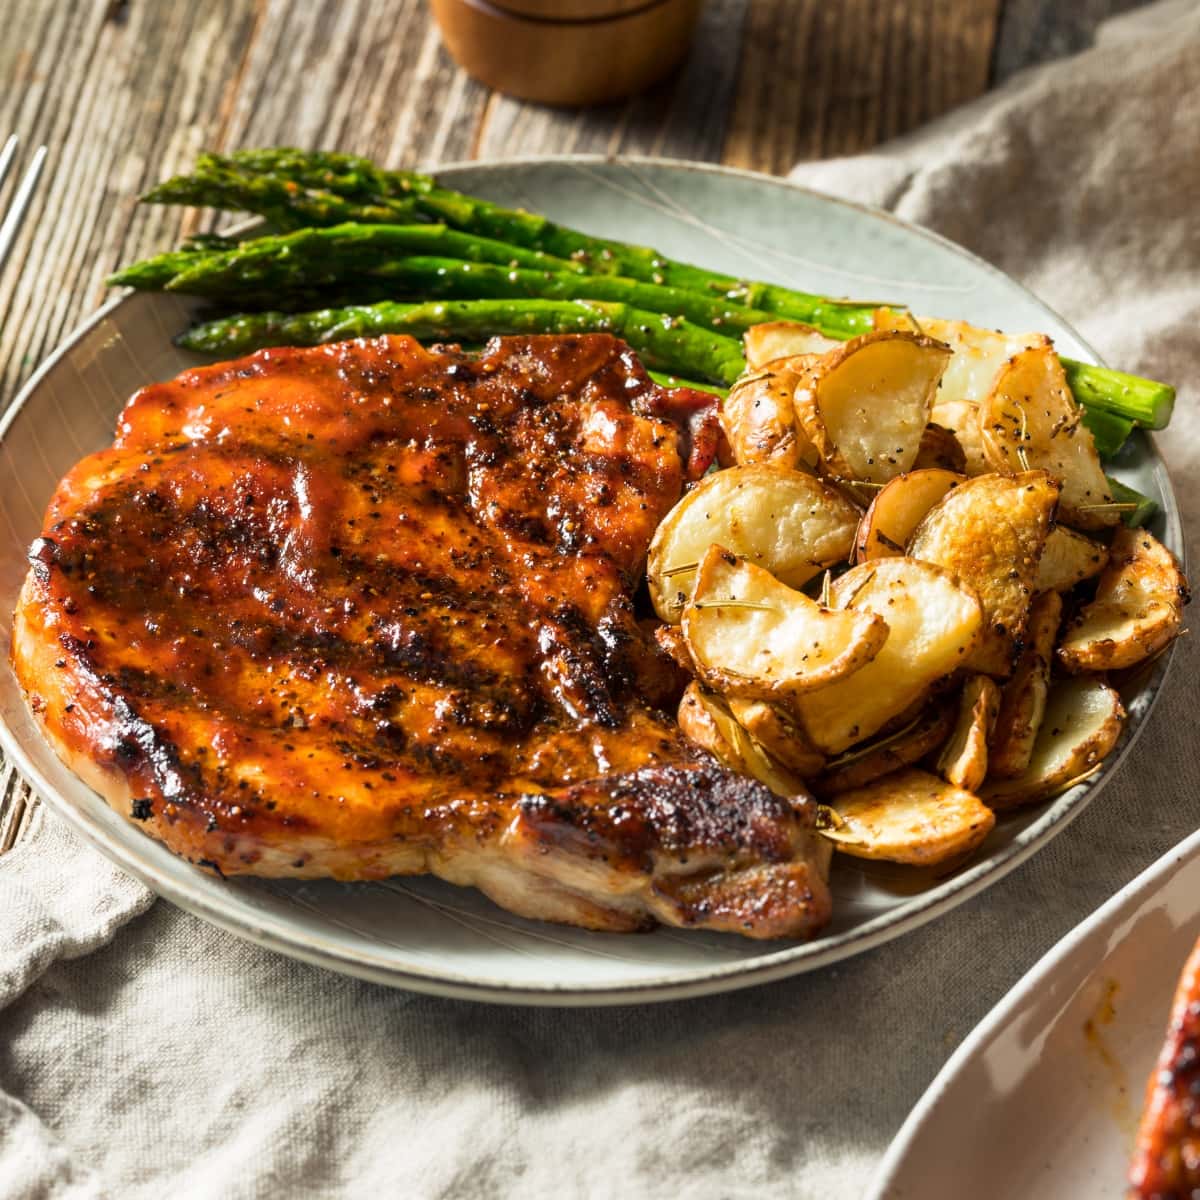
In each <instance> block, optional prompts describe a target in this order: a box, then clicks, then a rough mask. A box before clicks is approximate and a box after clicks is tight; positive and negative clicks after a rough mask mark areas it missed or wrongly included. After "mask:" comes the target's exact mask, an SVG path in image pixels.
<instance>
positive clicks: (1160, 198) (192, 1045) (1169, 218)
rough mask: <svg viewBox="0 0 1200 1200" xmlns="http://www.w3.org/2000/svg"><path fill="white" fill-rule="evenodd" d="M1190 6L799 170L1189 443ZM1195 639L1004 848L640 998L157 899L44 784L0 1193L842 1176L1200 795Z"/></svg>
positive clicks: (12, 1042) (1192, 515)
mask: <svg viewBox="0 0 1200 1200" xmlns="http://www.w3.org/2000/svg"><path fill="white" fill-rule="evenodd" d="M1198 96H1200V8H1198V7H1197V6H1196V5H1195V4H1194V3H1186V2H1178V0H1171V2H1169V3H1161V4H1159V5H1156V6H1154V7H1153V8H1150V9H1144V10H1141V11H1139V12H1138V13H1136V14H1134V15H1131V16H1128V17H1126V18H1123V19H1120V20H1117V21H1113V22H1111V23H1110V24H1108V25H1107V26H1105V27H1104V28H1103V29H1102V31H1101V34H1100V36H1099V38H1098V40H1097V44H1096V46H1095V47H1094V48H1093V49H1091V50H1089V51H1087V52H1086V53H1084V54H1082V55H1079V56H1078V57H1076V58H1074V59H1071V60H1068V61H1065V62H1061V63H1057V64H1052V65H1050V66H1047V67H1045V68H1039V69H1036V70H1033V71H1030V72H1027V73H1025V74H1024V75H1021V76H1018V77H1016V78H1014V79H1013V80H1012V81H1010V83H1009V84H1008V85H1006V86H1005V87H1004V88H1002V89H1001V90H999V91H997V92H996V93H993V94H992V95H990V96H988V97H986V98H985V99H984V100H982V101H980V102H978V103H976V104H973V105H971V106H969V107H966V108H964V109H962V110H960V111H959V112H958V113H956V114H954V115H952V116H951V117H949V118H947V119H945V120H943V121H941V122H939V123H937V124H935V125H931V126H929V127H928V128H926V129H925V130H923V131H921V132H919V133H918V134H916V135H914V136H911V137H908V138H906V139H904V140H903V141H900V142H896V143H893V144H892V145H890V146H886V147H883V148H881V149H879V150H877V151H875V152H874V153H872V154H869V155H864V156H862V157H860V158H857V159H847V160H843V161H836V162H825V163H820V164H814V165H808V166H804V167H802V168H800V169H798V170H797V172H796V178H798V179H800V180H801V181H803V182H805V183H808V184H810V185H812V186H817V187H820V188H823V189H826V190H828V191H830V192H834V193H836V194H839V195H845V196H850V197H852V198H854V199H858V200H868V201H874V202H876V203H880V204H883V205H884V206H886V207H889V208H891V209H893V210H894V211H896V212H898V213H899V214H900V215H902V216H904V217H907V218H910V219H912V220H916V221H919V222H922V223H923V224H926V225H928V226H930V227H931V228H934V229H936V230H939V231H940V232H942V233H945V234H947V235H948V236H949V237H951V238H954V239H956V240H958V241H960V242H962V243H964V244H965V245H967V246H969V247H970V248H972V249H974V250H976V251H977V252H978V253H980V254H982V255H984V256H985V257H987V258H988V259H990V260H991V261H993V262H995V263H997V264H998V265H999V266H1001V267H1003V268H1005V269H1006V270H1008V271H1009V272H1011V273H1013V274H1015V275H1016V276H1017V277H1019V278H1021V279H1023V280H1024V281H1025V282H1026V283H1028V284H1029V285H1030V286H1031V287H1032V288H1033V289H1034V290H1035V291H1036V292H1038V293H1039V294H1040V295H1041V296H1043V297H1044V298H1045V299H1046V300H1048V301H1049V303H1050V304H1052V305H1053V306H1055V307H1057V308H1058V309H1059V310H1060V311H1061V312H1063V313H1064V314H1065V315H1066V316H1067V317H1068V319H1070V320H1072V321H1073V322H1075V323H1076V324H1077V326H1078V327H1079V328H1080V330H1081V331H1082V333H1083V334H1084V336H1085V337H1087V338H1089V339H1090V340H1091V341H1092V343H1093V344H1094V345H1096V346H1097V347H1099V348H1100V350H1101V351H1102V353H1104V354H1105V356H1106V357H1107V358H1108V359H1109V360H1110V361H1112V362H1115V363H1119V364H1120V365H1122V366H1124V367H1127V368H1129V369H1131V370H1138V371H1143V372H1145V373H1148V374H1154V375H1156V376H1159V377H1165V378H1169V379H1171V380H1174V381H1177V382H1178V383H1179V384H1180V385H1181V388H1180V404H1179V411H1178V413H1177V416H1176V420H1175V424H1174V425H1173V427H1172V429H1171V432H1170V434H1169V435H1168V436H1167V437H1165V438H1163V439H1162V442H1161V448H1162V450H1163V451H1164V453H1165V455H1166V457H1167V459H1168V462H1169V463H1170V466H1171V468H1172V473H1173V477H1174V479H1175V483H1176V487H1177V488H1178V489H1179V493H1180V499H1181V502H1182V505H1183V510H1184V519H1185V522H1186V525H1187V528H1188V530H1189V531H1190V533H1191V535H1192V536H1191V538H1190V541H1191V548H1192V561H1193V563H1194V562H1195V561H1196V558H1197V556H1196V554H1195V537H1194V535H1195V531H1197V530H1200V491H1198V490H1197V487H1196V485H1195V483H1194V479H1195V474H1194V473H1195V469H1196V467H1197V463H1198V458H1200V451H1198V450H1197V447H1198V446H1200V412H1198V411H1197V399H1198V392H1197V388H1196V380H1197V377H1198V375H1200V338H1198V336H1197V329H1198V327H1200V222H1198V221H1197V220H1196V217H1195V204H1196V196H1197V194H1198V192H1200V125H1198V117H1197V111H1196V104H1197V97H1198ZM1198 668H1200V653H1198V652H1197V648H1196V646H1195V643H1194V640H1189V641H1186V642H1185V644H1184V645H1183V646H1182V647H1181V648H1180V652H1179V654H1178V656H1177V659H1176V662H1175V666H1174V670H1173V672H1172V675H1171V679H1170V681H1169V683H1168V685H1167V687H1166V690H1165V694H1164V696H1163V698H1162V700H1161V702H1160V705H1159V708H1158V710H1157V711H1156V713H1155V717H1154V720H1153V722H1152V723H1151V727H1150V728H1149V729H1148V730H1147V732H1146V733H1145V735H1144V736H1143V738H1142V739H1141V741H1140V743H1139V745H1138V746H1137V748H1136V750H1135V751H1134V753H1133V755H1132V757H1131V760H1130V761H1129V762H1128V763H1127V764H1126V765H1125V767H1124V768H1123V769H1122V771H1121V772H1120V775H1119V776H1118V777H1117V778H1116V779H1115V780H1114V781H1113V782H1112V783H1111V784H1110V785H1109V786H1108V787H1107V788H1106V789H1105V791H1104V792H1103V793H1102V794H1101V796H1100V797H1099V798H1098V799H1097V800H1096V801H1095V802H1094V803H1093V804H1092V805H1091V806H1090V807H1089V808H1088V810H1087V811H1086V812H1085V813H1084V814H1083V815H1082V816H1081V817H1080V818H1079V819H1078V820H1077V821H1076V822H1075V823H1074V824H1073V825H1072V826H1071V827H1070V828H1069V829H1068V830H1067V831H1065V832H1064V833H1063V834H1062V835H1061V836H1060V837H1059V838H1057V839H1056V840H1055V841H1054V842H1053V843H1052V844H1051V845H1050V846H1048V847H1047V848H1046V849H1044V850H1042V851H1041V852H1040V853H1039V854H1038V855H1037V856H1035V857H1034V858H1033V859H1032V860H1030V862H1028V863H1027V864H1026V865H1025V866H1023V867H1022V868H1021V869H1019V870H1017V871H1016V872H1014V873H1013V874H1012V875H1010V876H1009V877H1008V878H1007V879H1005V880H1004V881H1002V882H1001V883H999V884H997V885H996V886H994V887H992V888H991V889H989V890H988V891H987V892H986V893H984V894H983V895H981V896H979V897H978V898H976V899H975V900H974V901H972V902H970V903H968V904H966V905H964V906H963V907H962V908H960V909H958V910H956V911H955V912H953V913H951V914H949V915H947V916H944V917H943V918H941V919H940V920H938V921H937V922H935V923H934V924H933V925H931V926H928V927H926V928H924V929H922V930H919V931H917V932H915V933H913V934H909V935H908V936H906V937H904V938H903V939H901V940H900V941H898V942H894V943H892V944H890V945H888V946H885V947H882V948H880V949H879V950H876V951H874V952H872V953H870V954H867V955H863V956H861V957H859V958H857V959H855V960H852V961H850V962H847V963H844V964H841V965H839V966H835V967H832V968H829V969H826V970H824V971H820V972H817V973H815V974H813V975H808V976H803V977H800V978H797V979H794V980H789V981H786V982H783V983H779V984H775V985H772V986H770V987H763V988H758V989H754V990H752V991H748V992H743V993H738V994H734V995H730V996H724V997H716V998H710V999H706V1000H699V1001H691V1002H686V1003H675V1004H669V1005H659V1006H652V1007H645V1008H632V1007H631V1008H620V1009H607V1010H592V1011H576V1010H565V1011H550V1010H523V1009H515V1008H496V1007H488V1006H484V1005H477V1004H470V1003H465V1002H456V1001H447V1000H438V999H432V998H427V997H421V996H416V995H409V994H404V993H400V992H393V991H389V990H387V989H384V988H380V987H376V986H373V985H369V984H364V983H359V982H356V981H353V980H349V979H345V978H342V977H340V976H337V975H333V974H330V973H326V972H323V971H321V970H319V969H316V968H312V967H308V966H305V965H303V964H301V963H297V962H292V961H290V960H288V959H285V958H282V957H280V956H277V955H274V954H271V953H269V952H266V951H262V950H259V949H257V948H255V947H253V946H250V945H247V944H245V943H243V942H240V941H238V940H236V939H234V938H232V937H231V936H230V935H228V934H225V933H223V932H221V931H219V930H217V929H215V928H213V927H211V926H209V925H206V924H204V923H202V922H200V921H198V920H196V919H194V918H192V917H190V916H188V915H187V914H185V913H183V912H181V911H179V910H177V909H175V908H174V907H172V906H171V905H170V904H167V903H158V904H153V905H151V897H150V895H149V894H148V893H147V892H146V890H145V889H144V888H142V887H141V885H139V884H137V883H135V882H134V881H132V880H130V879H128V878H127V877H125V876H123V875H122V874H121V873H120V872H119V871H118V870H117V869H116V868H114V867H112V866H111V865H109V864H108V863H107V861H106V860H104V859H103V858H101V857H100V856H99V855H98V854H96V853H95V852H93V851H92V850H90V849H89V848H87V847H85V846H84V845H82V844H81V843H80V842H79V841H78V840H77V839H76V838H75V837H74V835H73V834H71V833H70V832H69V831H68V830H67V829H66V828H65V827H63V826H62V825H61V824H60V823H59V822H58V821H57V819H55V818H54V817H53V816H52V815H50V814H48V813H45V812H43V813H42V814H41V815H40V816H39V817H38V818H37V819H36V823H35V826H34V829H33V830H32V833H31V835H30V836H29V837H28V838H27V839H26V840H25V841H23V842H22V844H21V845H20V846H19V847H18V848H17V849H16V850H14V851H13V852H11V853H10V854H8V855H6V856H4V857H3V858H0V1197H5V1198H7V1197H92V1196H109V1195H111V1196H120V1197H133V1198H138V1197H159V1196H162V1195H171V1196H173V1197H180V1196H182V1197H191V1196H197V1197H207V1196H220V1197H240V1196H288V1197H291V1196H337V1195H342V1194H355V1195H375V1194H388V1195H403V1196H411V1197H454V1198H455V1200H460V1198H468V1200H469V1198H471V1197H494V1196H521V1197H542V1196H556V1197H557V1196H568V1195H569V1196H576V1195H577V1196H587V1197H660V1196H672V1197H734V1198H736V1197H754V1198H755V1200H761V1197H762V1196H764V1195H769V1196H772V1197H789V1196H791V1197H806V1198H807V1197H814V1198H821V1200H827V1198H832V1200H837V1198H842V1197H844V1198H846V1200H850V1198H856V1197H859V1196H861V1195H862V1194H863V1191H864V1188H865V1187H866V1183H867V1180H868V1179H869V1177H870V1175H871V1173H872V1171H873V1169H874V1167H875V1166H876V1164H877V1162H878V1159H879V1158H880V1156H881V1155H882V1153H883V1151H884V1149H885V1147H886V1145H887V1143H888V1141H889V1139H890V1138H891V1137H892V1135H893V1134H894V1133H895V1131H896V1130H897V1128H898V1127H899V1125H900V1124H901V1122H902V1121H903V1119H904V1117H905V1115H906V1114H907V1112H908V1111H909V1109H910V1108H911V1107H912V1105H913V1104H914V1103H915V1102H916V1100H917V1099H918V1097H919V1096H920V1094H921V1092H922V1091H923V1089H924V1088H925V1086H926V1085H927V1084H928V1082H929V1081H930V1079H931V1078H932V1077H933V1075H934V1074H935V1073H936V1072H937V1070H938V1068H939V1067H940V1066H941V1064H942V1062H943V1061H944V1060H945V1059H946V1057H947V1056H948V1055H949V1054H950V1053H951V1051H952V1050H953V1048H954V1046H955V1045H956V1043H957V1042H958V1041H959V1040H960V1039H961V1038H962V1037H963V1036H964V1035H965V1034H966V1033H967V1032H968V1031H969V1030H970V1028H971V1027H972V1026H973V1025H974V1024H975V1023H976V1022H977V1021H978V1020H979V1019H980V1018H981V1017H982V1016H983V1015H984V1014H985V1013H986V1012H987V1010H988V1009H989V1008H990V1007H991V1006H992V1005H993V1004H994V1003H995V1002H996V1001H997V1000H998V999H999V998H1000V996H1001V995H1002V994H1003V993H1004V992H1005V991H1006V990H1007V989H1008V988H1009V987H1010V986H1011V985H1012V984H1013V983H1014V982H1015V981H1016V980H1017V979H1018V978H1019V977H1020V975H1021V974H1022V973H1023V972H1024V971H1025V970H1026V969H1027V968H1028V967H1029V966H1030V965H1032V963H1033V962H1034V961H1035V960H1036V959H1037V958H1038V957H1039V956H1040V955H1041V954H1042V953H1043V952H1044V951H1045V950H1046V949H1048V948H1049V947H1050V946H1051V945H1052V944H1053V943H1054V942H1055V941H1056V940H1057V939H1058V938H1059V937H1060V936H1061V935H1062V934H1064V933H1065V932H1066V931H1067V930H1068V929H1069V928H1071V927H1072V926H1073V925H1075V924H1076V923H1078V922H1079V921H1080V920H1081V919H1083V918H1084V917H1085V916H1086V915H1087V914H1088V913H1089V912H1091V911H1092V910H1093V909H1094V908H1095V907H1096V906H1097V905H1098V904H1100V903H1101V902H1102V901H1103V900H1104V899H1106V898H1107V897H1108V896H1109V895H1110V894H1111V893H1112V892H1113V891H1115V890H1116V889H1117V888H1119V887H1120V886H1121V885H1123V884H1124V883H1126V882H1127V881H1128V880H1129V879H1131V878H1132V877H1133V876H1134V875H1135V874H1137V872H1138V871H1140V870H1141V869H1142V868H1144V867H1145V866H1147V865H1148V864H1149V863H1150V862H1151V861H1153V860H1154V859H1155V858H1157V857H1158V856H1159V855H1160V854H1162V853H1163V852H1164V851H1166V850H1167V849H1168V848H1169V847H1170V846H1172V845H1173V844H1174V843H1176V842H1177V841H1178V840H1180V839H1181V838H1182V837H1183V836H1185V835H1186V834H1187V833H1189V832H1191V830H1192V829H1194V828H1195V827H1196V825H1197V824H1198V823H1200V805H1198V803H1197V800H1196V796H1197V786H1198V784H1200V767H1198V766H1197V761H1196V737H1197V732H1198V730H1197V718H1196V705H1195V703H1194V700H1193V698H1192V693H1193V690H1194V689H1193V688H1192V686H1191V683H1190V681H1191V679H1192V678H1193V677H1194V675H1195V673H1196V671H1197V669H1198Z"/></svg>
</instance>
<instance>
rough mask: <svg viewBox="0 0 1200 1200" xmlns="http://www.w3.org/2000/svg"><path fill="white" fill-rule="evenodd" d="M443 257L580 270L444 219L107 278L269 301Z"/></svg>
mask: <svg viewBox="0 0 1200 1200" xmlns="http://www.w3.org/2000/svg"><path fill="white" fill-rule="evenodd" d="M414 253H415V254H426V255H437V256H444V257H445V258H447V259H462V260H465V261H470V262H486V263H494V264H499V265H501V266H506V267H508V266H520V267H525V268H537V269H540V270H542V271H546V270H551V269H552V270H553V271H555V272H558V273H562V274H569V273H573V272H576V271H578V270H579V269H580V268H578V267H576V266H575V264H574V263H569V262H565V261H564V260H561V259H554V258H550V257H549V256H548V255H544V254H541V253H539V252H538V251H536V250H523V249H522V248H521V247H520V246H509V245H506V244H504V243H503V242H494V241H491V240H490V239H488V238H482V237H475V236H474V235H472V234H468V233H459V232H458V231H457V230H454V229H447V228H446V226H445V225H355V224H349V225H333V226H330V227H328V228H316V229H299V230H297V231H296V232H294V233H285V234H276V235H270V236H267V237H259V238H253V239H251V240H249V241H245V242H242V243H240V244H238V245H236V246H235V247H234V248H233V249H225V250H215V251H205V250H195V251H182V250H181V251H175V252H173V253H170V254H160V255H158V256H157V257H156V258H149V259H146V260H145V261H143V262H139V263H134V264H133V265H132V266H129V267H126V268H125V269H124V270H122V271H118V272H117V273H116V274H115V275H113V276H111V277H110V279H109V283H111V284H126V285H127V286H129V287H135V288H140V289H143V290H151V291H160V290H166V291H171V292H186V293H188V294H190V295H196V296H205V297H208V298H209V299H212V300H236V301H237V302H238V303H242V304H248V305H251V304H257V303H260V302H262V301H263V300H264V299H265V300H266V302H267V303H270V302H271V300H272V298H274V299H275V301H276V302H278V298H279V297H280V296H281V295H282V294H285V293H287V292H288V291H289V290H291V291H296V292H301V293H310V294H311V293H313V292H315V291H316V290H317V289H320V288H321V287H327V286H329V285H333V284H337V283H341V282H346V281H348V280H361V279H362V278H363V277H364V276H368V275H372V274H376V275H378V274H380V273H381V272H382V271H383V270H384V268H385V267H386V266H387V265H388V264H394V263H396V262H399V261H402V259H403V257H404V256H407V255H410V254H414Z"/></svg>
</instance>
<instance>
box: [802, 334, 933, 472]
mask: <svg viewBox="0 0 1200 1200" xmlns="http://www.w3.org/2000/svg"><path fill="white" fill-rule="evenodd" d="M949 357H950V351H949V350H948V349H947V348H946V347H945V346H943V345H942V344H941V343H940V342H935V341H933V339H931V338H926V337H920V336H918V335H917V334H911V333H909V334H905V333H868V334H865V335H863V336H862V337H857V338H854V339H853V340H852V341H849V342H846V343H845V344H844V345H842V346H839V347H838V348H837V349H836V350H831V351H830V352H829V353H828V354H824V355H822V356H821V357H820V358H817V359H815V360H813V361H812V362H811V363H810V364H809V365H808V366H806V368H805V369H804V370H802V371H801V372H800V375H799V378H798V380H797V383H796V389H795V392H794V393H793V402H794V404H795V408H796V418H797V420H798V422H799V424H800V427H801V428H802V429H803V430H804V432H805V434H806V435H807V436H808V440H809V441H810V442H812V444H813V446H815V447H816V450H817V453H818V454H819V455H820V456H821V462H822V466H823V469H824V471H825V472H826V473H827V474H829V475H833V476H835V477H837V478H841V479H849V480H861V481H865V482H867V483H886V482H887V481H888V480H889V479H892V478H893V477H895V476H896V475H900V474H902V473H903V472H905V471H907V470H909V469H910V468H911V467H912V465H913V463H914V462H915V461H916V457H917V453H918V452H919V450H920V448H921V435H922V434H923V433H924V431H925V427H926V426H927V425H928V424H929V414H930V411H931V409H932V407H933V396H934V392H935V391H936V390H937V383H938V379H939V378H940V376H941V373H942V369H943V367H944V366H945V363H946V361H947V359H948V358H949Z"/></svg>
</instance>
